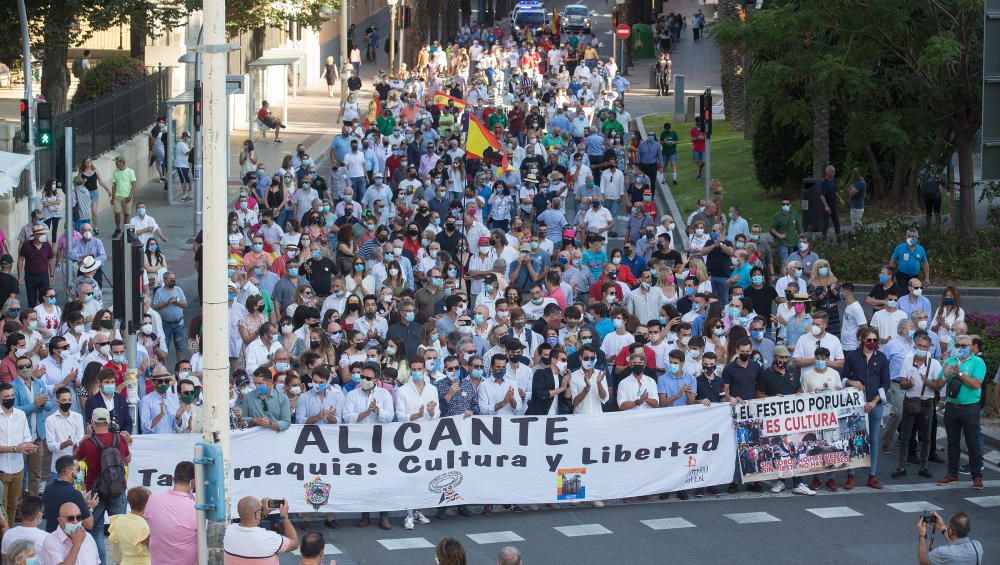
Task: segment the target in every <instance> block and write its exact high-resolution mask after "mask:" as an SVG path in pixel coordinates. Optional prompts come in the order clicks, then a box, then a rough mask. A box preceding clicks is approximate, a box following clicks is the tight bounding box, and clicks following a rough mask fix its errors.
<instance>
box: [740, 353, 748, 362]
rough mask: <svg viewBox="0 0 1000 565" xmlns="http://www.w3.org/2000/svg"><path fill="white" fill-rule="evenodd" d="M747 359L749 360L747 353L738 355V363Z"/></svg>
mask: <svg viewBox="0 0 1000 565" xmlns="http://www.w3.org/2000/svg"><path fill="white" fill-rule="evenodd" d="M749 358H750V354H749V353H740V361H746V360H747V359H749Z"/></svg>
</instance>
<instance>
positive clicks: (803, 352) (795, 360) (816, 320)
mask: <svg viewBox="0 0 1000 565" xmlns="http://www.w3.org/2000/svg"><path fill="white" fill-rule="evenodd" d="M827 322H829V316H828V315H827V313H826V312H824V311H823V310H819V311H817V312H814V313H813V315H812V328H811V329H810V332H809V333H807V334H802V336H800V337H799V341H798V342H796V344H795V353H794V355H792V365H794V366H795V367H798V368H799V369H801V370H805V369H806V368H812V367H813V366H814V365H815V364H816V356H815V353H816V348H817V347H825V348H826V349H827V350H828V351H829V352H830V359H829V360H828V361H827V363H826V364H827V365H828V366H829V367H832V368H834V369H836V370H838V371H840V370H841V369H843V368H844V349H843V347H842V346H841V344H840V339H839V338H837V336H835V335H832V334H829V333H827V332H826V325H827Z"/></svg>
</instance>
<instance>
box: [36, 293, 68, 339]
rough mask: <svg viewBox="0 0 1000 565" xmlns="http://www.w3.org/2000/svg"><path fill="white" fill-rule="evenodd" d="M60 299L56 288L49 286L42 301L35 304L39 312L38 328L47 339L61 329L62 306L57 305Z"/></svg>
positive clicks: (37, 312)
mask: <svg viewBox="0 0 1000 565" xmlns="http://www.w3.org/2000/svg"><path fill="white" fill-rule="evenodd" d="M58 300H59V298H58V297H57V296H56V291H55V289H52V288H47V289H45V290H44V291H43V292H42V301H41V302H39V303H38V304H37V305H36V306H35V313H36V314H38V327H37V329H38V332H39V333H41V334H42V335H43V336H45V338H46V339H48V338H50V337H52V336H53V335H55V334H56V333H58V331H59V323H60V322H61V321H62V308H60V307H59V306H57V305H56V304H57V302H58Z"/></svg>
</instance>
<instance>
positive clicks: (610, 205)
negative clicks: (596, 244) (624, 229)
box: [602, 198, 620, 231]
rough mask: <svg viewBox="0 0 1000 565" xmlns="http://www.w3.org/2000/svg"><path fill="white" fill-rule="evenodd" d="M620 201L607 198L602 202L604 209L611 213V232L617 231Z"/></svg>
mask: <svg viewBox="0 0 1000 565" xmlns="http://www.w3.org/2000/svg"><path fill="white" fill-rule="evenodd" d="M619 201H620V199H618V198H605V199H604V200H602V202H603V203H604V207H605V208H607V209H608V212H611V231H615V224H616V223H618V205H619Z"/></svg>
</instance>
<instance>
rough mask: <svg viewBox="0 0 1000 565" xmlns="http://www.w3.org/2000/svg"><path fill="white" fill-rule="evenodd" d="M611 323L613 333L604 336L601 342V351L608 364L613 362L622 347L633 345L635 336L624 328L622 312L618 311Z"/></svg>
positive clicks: (623, 314)
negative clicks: (613, 327) (613, 328)
mask: <svg viewBox="0 0 1000 565" xmlns="http://www.w3.org/2000/svg"><path fill="white" fill-rule="evenodd" d="M611 322H612V323H613V324H614V326H615V331H613V332H611V333H609V334H608V335H606V336H604V339H603V340H602V341H601V351H603V352H604V356H605V357H606V358H607V359H608V361H609V362H613V361H614V359H615V358H616V357H618V353H619V352H620V351H621V350H622V348H623V347H626V346H629V345H632V344H633V343H635V336H634V335H632V334H631V333H630V332H629V331H628V328H626V327H625V313H624V312H621V311H619V313H618V314H615V316H614V318H612V319H611Z"/></svg>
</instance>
